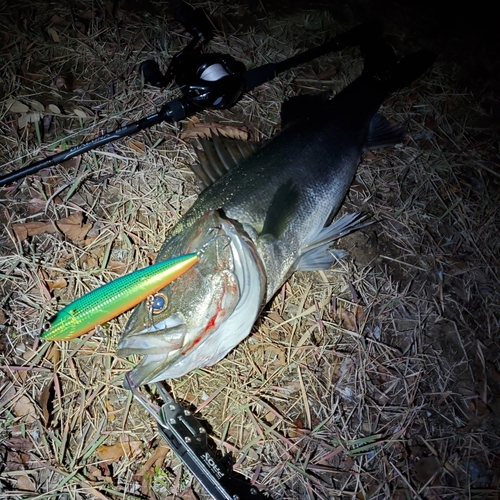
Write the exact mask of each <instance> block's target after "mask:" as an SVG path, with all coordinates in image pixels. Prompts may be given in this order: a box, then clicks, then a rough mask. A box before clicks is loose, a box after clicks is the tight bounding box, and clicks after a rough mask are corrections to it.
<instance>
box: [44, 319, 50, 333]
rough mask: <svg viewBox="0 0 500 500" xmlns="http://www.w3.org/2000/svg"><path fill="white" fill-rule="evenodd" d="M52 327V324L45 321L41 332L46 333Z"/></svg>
mask: <svg viewBox="0 0 500 500" xmlns="http://www.w3.org/2000/svg"><path fill="white" fill-rule="evenodd" d="M51 327H52V324H51V323H50V321H46V322H45V323H44V324H43V326H42V330H43V331H44V332H48V331H49V330H50V328H51Z"/></svg>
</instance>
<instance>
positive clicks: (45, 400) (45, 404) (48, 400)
mask: <svg viewBox="0 0 500 500" xmlns="http://www.w3.org/2000/svg"><path fill="white" fill-rule="evenodd" d="M53 385H54V379H53V378H51V379H50V380H48V382H47V383H46V384H45V387H44V388H43V391H42V393H41V394H40V407H41V408H42V413H43V423H44V425H45V427H48V426H49V424H50V411H51V409H52V396H53V393H54V388H53Z"/></svg>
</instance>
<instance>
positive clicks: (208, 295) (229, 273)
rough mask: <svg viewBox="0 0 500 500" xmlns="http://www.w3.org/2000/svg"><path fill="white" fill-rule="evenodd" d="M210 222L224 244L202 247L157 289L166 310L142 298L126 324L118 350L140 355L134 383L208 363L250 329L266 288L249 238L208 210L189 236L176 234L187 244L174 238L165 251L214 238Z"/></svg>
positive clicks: (182, 372) (132, 374)
mask: <svg viewBox="0 0 500 500" xmlns="http://www.w3.org/2000/svg"><path fill="white" fill-rule="evenodd" d="M214 219H215V220H214ZM214 222H217V224H218V226H217V228H218V232H219V234H220V235H221V236H222V237H223V239H222V240H220V241H219V243H223V245H222V244H221V245H220V246H221V248H220V249H215V251H214V252H212V253H209V251H208V250H207V251H206V252H205V253H204V254H203V255H202V256H201V258H200V261H199V263H198V264H196V265H195V266H194V267H193V268H192V269H190V270H189V271H188V272H186V273H185V274H184V275H182V276H181V277H179V278H178V279H177V280H175V281H174V282H173V283H172V284H170V285H169V287H167V288H166V289H164V290H162V292H164V293H165V294H169V297H170V303H171V304H172V306H171V308H170V309H169V310H168V311H167V313H166V316H162V317H159V318H155V317H154V316H152V315H151V309H150V308H148V305H147V303H146V302H143V303H141V304H140V305H139V306H137V308H136V309H135V310H134V313H133V315H132V316H131V318H130V319H129V322H128V323H127V325H126V327H125V331H124V333H123V336H122V338H121V339H120V342H119V345H118V351H117V354H118V355H119V356H122V357H124V356H129V355H131V354H137V355H142V356H143V358H142V359H141V361H140V362H139V364H137V365H136V366H135V368H133V369H132V371H131V372H130V373H129V375H128V378H129V381H130V382H131V383H132V384H134V385H135V386H139V385H143V384H149V383H153V382H159V381H161V380H167V379H171V378H177V377H181V376H183V375H185V374H187V373H188V372H190V371H192V370H194V369H197V368H202V367H204V366H211V365H213V364H215V363H217V362H218V361H219V360H220V359H222V358H223V357H224V356H226V354H228V352H229V351H230V350H231V349H233V348H234V347H235V346H236V345H238V344H239V343H240V342H241V341H242V340H243V339H244V338H245V337H246V336H247V335H248V334H249V333H250V330H251V328H252V326H253V324H254V322H255V319H256V318H257V315H258V314H259V311H260V309H261V306H262V303H263V301H264V298H265V289H266V283H265V272H264V267H263V263H262V261H261V259H260V257H259V256H258V254H257V251H256V248H255V245H254V244H253V243H252V242H251V240H250V239H249V238H247V237H246V236H245V235H242V234H241V232H239V231H237V230H236V228H235V226H234V225H233V224H232V223H231V222H229V221H227V220H225V219H222V218H221V217H220V216H219V215H218V214H217V213H212V214H211V215H210V216H209V217H208V218H204V220H203V221H201V222H200V223H199V224H200V226H201V227H202V229H201V230H200V228H198V230H197V233H196V235H197V236H196V238H195V240H194V241H193V238H192V236H193V235H192V234H191V235H190V234H189V231H188V234H187V235H184V236H183V237H181V240H182V241H181V246H182V245H184V246H186V242H188V244H187V246H188V247H189V248H184V249H182V250H180V249H179V248H178V247H179V245H177V244H176V242H174V243H173V244H172V247H173V248H172V249H169V252H170V251H172V252H174V253H173V254H177V255H180V254H182V253H185V252H187V251H192V250H193V248H196V247H193V244H194V245H198V248H200V247H201V246H202V245H204V244H206V242H207V241H210V238H212V239H213V233H212V232H211V230H212V231H213V228H214V225H213V224H214ZM176 238H177V237H176ZM174 240H175V238H174ZM214 256H215V257H214ZM166 258H169V257H168V256H167V257H166Z"/></svg>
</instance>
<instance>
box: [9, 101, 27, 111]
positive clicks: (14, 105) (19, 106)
mask: <svg viewBox="0 0 500 500" xmlns="http://www.w3.org/2000/svg"><path fill="white" fill-rule="evenodd" d="M6 104H7V111H11V112H12V113H27V112H28V111H29V110H30V108H29V106H26V104H24V103H22V102H21V101H16V100H15V99H9V100H8V101H7V103H6Z"/></svg>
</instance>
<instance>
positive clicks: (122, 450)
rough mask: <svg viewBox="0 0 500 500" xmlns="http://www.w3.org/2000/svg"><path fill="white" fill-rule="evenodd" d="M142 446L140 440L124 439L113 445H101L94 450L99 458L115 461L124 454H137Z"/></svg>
mask: <svg viewBox="0 0 500 500" xmlns="http://www.w3.org/2000/svg"><path fill="white" fill-rule="evenodd" d="M141 446H142V442H141V441H126V442H122V443H116V444H113V445H110V446H108V445H105V444H103V445H101V446H99V448H97V450H96V455H97V456H98V457H99V458H100V459H101V460H106V461H109V462H116V461H118V460H120V458H121V457H123V456H124V455H127V456H129V455H131V456H132V457H134V456H136V455H138V454H139V452H140V449H141Z"/></svg>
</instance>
